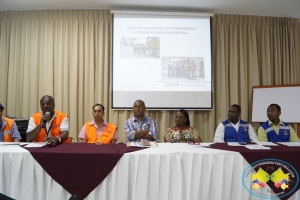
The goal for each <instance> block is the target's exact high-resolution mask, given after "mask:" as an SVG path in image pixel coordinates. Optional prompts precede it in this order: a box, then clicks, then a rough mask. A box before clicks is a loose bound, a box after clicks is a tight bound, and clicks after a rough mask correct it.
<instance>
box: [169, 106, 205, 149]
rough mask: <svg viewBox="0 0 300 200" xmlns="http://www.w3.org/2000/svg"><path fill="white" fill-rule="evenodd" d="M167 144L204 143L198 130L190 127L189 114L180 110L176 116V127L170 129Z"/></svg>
mask: <svg viewBox="0 0 300 200" xmlns="http://www.w3.org/2000/svg"><path fill="white" fill-rule="evenodd" d="M164 138H165V142H172V143H175V142H202V140H201V138H200V136H199V133H198V131H197V129H195V128H193V127H191V126H190V119H189V113H188V112H187V111H186V110H183V109H181V110H179V111H177V113H176V115H175V126H174V127H172V128H168V130H167V132H166V133H165V137H164Z"/></svg>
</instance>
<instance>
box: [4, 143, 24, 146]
mask: <svg viewBox="0 0 300 200" xmlns="http://www.w3.org/2000/svg"><path fill="white" fill-rule="evenodd" d="M26 144H28V143H27V142H0V145H19V146H23V145H26Z"/></svg>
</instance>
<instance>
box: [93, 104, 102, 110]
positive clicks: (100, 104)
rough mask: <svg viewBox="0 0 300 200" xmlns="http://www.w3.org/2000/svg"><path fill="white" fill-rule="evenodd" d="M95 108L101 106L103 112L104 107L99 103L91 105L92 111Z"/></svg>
mask: <svg viewBox="0 0 300 200" xmlns="http://www.w3.org/2000/svg"><path fill="white" fill-rule="evenodd" d="M96 106H101V107H102V111H103V112H104V106H103V105H102V104H100V103H96V104H95V105H93V108H92V109H93V110H94V108H95V107H96Z"/></svg>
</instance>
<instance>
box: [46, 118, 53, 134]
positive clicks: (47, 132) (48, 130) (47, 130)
mask: <svg viewBox="0 0 300 200" xmlns="http://www.w3.org/2000/svg"><path fill="white" fill-rule="evenodd" d="M52 122H53V121H52ZM52 122H51V124H50V127H49V129H47V126H45V129H46V135H47V137H48V134H49V132H50V130H51V126H52Z"/></svg>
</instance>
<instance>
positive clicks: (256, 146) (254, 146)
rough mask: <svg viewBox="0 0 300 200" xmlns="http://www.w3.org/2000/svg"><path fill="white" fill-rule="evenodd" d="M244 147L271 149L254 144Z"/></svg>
mask: <svg viewBox="0 0 300 200" xmlns="http://www.w3.org/2000/svg"><path fill="white" fill-rule="evenodd" d="M245 147H246V148H247V149H266V150H268V149H271V148H270V147H265V146H261V145H256V144H248V145H245Z"/></svg>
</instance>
